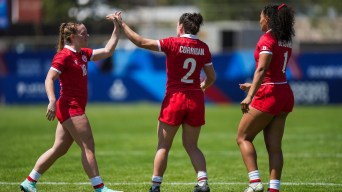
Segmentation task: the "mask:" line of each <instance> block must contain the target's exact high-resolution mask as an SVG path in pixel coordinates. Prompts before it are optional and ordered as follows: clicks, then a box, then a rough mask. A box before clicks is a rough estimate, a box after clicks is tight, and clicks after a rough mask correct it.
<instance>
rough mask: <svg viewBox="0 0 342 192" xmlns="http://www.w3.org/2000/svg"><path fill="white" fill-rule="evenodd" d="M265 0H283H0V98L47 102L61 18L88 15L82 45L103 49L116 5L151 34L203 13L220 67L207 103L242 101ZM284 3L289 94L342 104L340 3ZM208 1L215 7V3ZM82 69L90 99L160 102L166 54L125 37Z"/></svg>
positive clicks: (171, 31)
mask: <svg viewBox="0 0 342 192" xmlns="http://www.w3.org/2000/svg"><path fill="white" fill-rule="evenodd" d="M229 2H230V1H229ZM269 2H280V1H242V0H240V1H236V2H235V1H233V2H230V3H229V4H228V3H227V2H226V1H223V0H222V1H220V0H216V1H215V0H213V1H210V0H207V1H204V0H203V1H202V0H199V1H191V0H188V1H177V0H174V1H171V0H170V1H166V0H164V1H158V0H146V1H143V0H142V1H134V0H128V1H109V0H108V1H105V0H98V1H95V0H93V1H92V0H77V1H76V0H75V1H66V2H64V1H63V2H59V1H57V0H0V104H32V103H47V97H46V93H45V87H44V81H45V77H46V74H47V71H48V70H49V68H50V66H51V61H52V58H53V56H54V54H55V53H56V50H55V46H56V45H55V44H56V42H57V38H58V27H59V25H60V23H61V22H66V21H78V22H82V23H85V25H86V26H87V28H88V31H89V33H90V42H89V46H90V47H92V48H97V47H103V46H104V44H105V43H106V40H108V39H109V37H110V34H111V31H112V28H113V25H112V24H111V23H109V22H108V21H105V19H104V17H105V15H107V14H109V13H112V12H113V11H115V10H119V9H118V8H117V7H119V8H120V9H124V10H125V12H124V19H125V20H126V21H127V22H128V23H129V24H130V25H132V26H133V28H134V29H135V30H136V31H138V32H139V33H140V34H142V35H143V36H146V37H150V38H153V39H160V38H165V37H168V36H174V35H175V31H176V23H177V21H178V18H179V16H180V15H181V14H182V13H184V12H201V13H202V14H203V16H204V19H205V22H204V25H203V27H202V29H201V32H200V34H199V37H200V39H202V40H203V41H204V42H206V43H207V44H208V45H209V47H210V49H211V51H212V57H213V63H214V67H215V70H216V73H217V81H216V83H215V84H214V86H213V87H211V88H209V89H208V90H207V91H206V101H207V102H208V103H239V102H241V100H242V99H243V97H244V95H245V93H244V92H242V91H240V90H239V86H238V84H239V83H243V82H250V81H251V80H252V79H251V78H252V77H253V73H254V70H255V61H254V57H253V52H254V47H255V44H256V42H257V41H258V39H259V37H260V35H261V34H262V33H261V32H260V28H259V14H260V10H261V8H262V7H263V6H264V5H265V4H267V3H269ZM282 2H285V3H288V4H289V5H293V7H294V9H295V11H296V25H295V30H296V37H295V39H294V44H293V50H294V51H293V55H292V57H291V60H290V61H289V64H288V70H287V77H288V80H289V83H290V84H291V87H292V89H293V91H294V94H295V102H296V103H297V104H333V103H342V89H340V87H341V84H342V33H341V31H342V19H341V10H342V8H341V7H342V6H341V5H342V1H338V0H336V1H323V0H322V1H316V3H312V2H311V1H306V0H303V1H301V2H296V1H282ZM214 4H216V5H220V6H217V7H216V8H215V10H214V9H213V6H214ZM237 10H238V11H237ZM88 74H89V101H90V102H114V103H118V102H141V101H143V102H144V101H148V102H161V101H162V99H163V96H164V93H165V83H166V75H165V55H164V54H163V53H156V52H149V51H145V50H142V49H137V48H136V47H135V46H134V45H133V44H132V43H130V42H129V41H127V39H126V38H125V37H124V36H122V37H121V39H120V41H119V44H118V47H117V49H116V51H115V52H114V54H113V56H112V57H111V58H109V59H106V60H103V61H100V62H90V63H89V66H88ZM56 87H57V88H58V87H59V86H58V81H57V82H56Z"/></svg>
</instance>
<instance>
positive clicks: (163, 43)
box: [159, 37, 173, 54]
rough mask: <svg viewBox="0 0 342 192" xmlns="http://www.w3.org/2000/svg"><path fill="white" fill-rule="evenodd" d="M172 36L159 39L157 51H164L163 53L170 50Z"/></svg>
mask: <svg viewBox="0 0 342 192" xmlns="http://www.w3.org/2000/svg"><path fill="white" fill-rule="evenodd" d="M172 42H173V41H172V38H171V37H170V38H166V39H160V40H159V46H160V47H159V51H162V52H164V53H166V54H167V53H168V52H170V51H171V49H172V47H173V46H172Z"/></svg>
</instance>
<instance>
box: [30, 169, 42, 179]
mask: <svg viewBox="0 0 342 192" xmlns="http://www.w3.org/2000/svg"><path fill="white" fill-rule="evenodd" d="M40 176H41V174H40V173H38V172H37V171H36V170H34V169H32V171H31V173H30V175H29V177H31V179H33V180H35V181H38V179H39V177H40Z"/></svg>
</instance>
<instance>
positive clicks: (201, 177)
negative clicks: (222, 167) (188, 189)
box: [197, 171, 208, 187]
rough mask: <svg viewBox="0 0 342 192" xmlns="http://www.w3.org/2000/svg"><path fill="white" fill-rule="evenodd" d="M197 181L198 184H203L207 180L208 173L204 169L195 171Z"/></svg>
mask: <svg viewBox="0 0 342 192" xmlns="http://www.w3.org/2000/svg"><path fill="white" fill-rule="evenodd" d="M197 181H198V185H199V186H201V187H202V186H204V185H205V184H207V182H208V173H207V172H205V171H199V172H198V173H197Z"/></svg>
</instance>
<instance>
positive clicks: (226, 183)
mask: <svg viewBox="0 0 342 192" xmlns="http://www.w3.org/2000/svg"><path fill="white" fill-rule="evenodd" d="M149 184H150V182H117V183H111V182H106V185H149ZM194 184H195V183H194V182H170V183H166V182H165V183H163V185H194ZM0 185H20V183H18V182H1V181H0ZM39 185H90V183H89V182H39ZM210 185H246V182H210ZM281 185H288V186H300V185H305V186H338V187H342V183H304V182H298V183H297V182H282V183H281Z"/></svg>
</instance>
